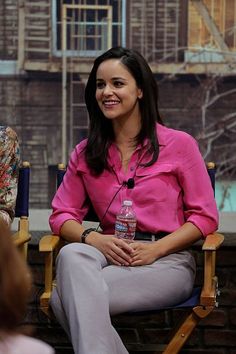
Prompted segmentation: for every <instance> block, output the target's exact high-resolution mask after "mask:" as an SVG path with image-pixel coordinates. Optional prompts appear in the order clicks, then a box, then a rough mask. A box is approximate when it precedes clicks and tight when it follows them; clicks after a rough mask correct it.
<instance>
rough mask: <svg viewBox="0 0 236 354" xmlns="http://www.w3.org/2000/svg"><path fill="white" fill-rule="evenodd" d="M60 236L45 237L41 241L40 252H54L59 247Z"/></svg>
mask: <svg viewBox="0 0 236 354" xmlns="http://www.w3.org/2000/svg"><path fill="white" fill-rule="evenodd" d="M60 239H61V238H60V236H57V235H45V236H43V237H42V238H41V240H40V241H39V252H53V251H54V250H56V248H57V247H58V246H59V243H60Z"/></svg>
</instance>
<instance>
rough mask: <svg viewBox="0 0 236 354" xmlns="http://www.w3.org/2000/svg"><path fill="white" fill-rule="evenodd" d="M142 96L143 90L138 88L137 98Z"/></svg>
mask: <svg viewBox="0 0 236 354" xmlns="http://www.w3.org/2000/svg"><path fill="white" fill-rule="evenodd" d="M141 98H143V91H142V90H141V89H138V99H141Z"/></svg>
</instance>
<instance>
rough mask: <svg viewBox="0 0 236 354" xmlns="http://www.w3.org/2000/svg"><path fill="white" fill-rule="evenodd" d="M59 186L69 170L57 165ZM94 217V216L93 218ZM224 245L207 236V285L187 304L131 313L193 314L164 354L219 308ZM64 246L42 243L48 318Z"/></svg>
mask: <svg viewBox="0 0 236 354" xmlns="http://www.w3.org/2000/svg"><path fill="white" fill-rule="evenodd" d="M58 166H59V168H58V173H57V186H59V185H60V183H61V181H62V179H63V176H64V174H65V172H66V168H65V166H64V165H63V164H60V165H58ZM207 170H208V173H209V177H210V179H211V184H212V187H213V189H215V164H214V163H213V162H210V163H208V164H207ZM91 215H92V216H91ZM86 221H96V222H97V221H98V219H97V217H96V216H94V212H93V211H92V212H91V211H90V213H89V215H87V217H86ZM223 241H224V236H223V235H221V234H219V233H213V234H210V235H208V236H207V238H206V239H205V240H204V242H203V245H202V251H203V253H204V281H203V284H202V286H201V287H196V288H194V289H193V292H192V294H191V296H190V297H189V298H188V299H186V300H185V301H184V302H182V303H180V304H177V305H175V306H173V307H170V308H164V309H161V310H159V309H158V310H151V311H145V312H132V313H128V314H126V315H128V316H137V317H138V316H143V315H145V316H146V315H150V314H154V313H156V312H160V311H163V310H169V309H180V308H181V309H189V310H190V313H189V311H188V313H187V314H186V317H185V318H184V320H183V322H182V324H181V325H180V327H178V328H177V330H176V332H175V334H174V335H173V337H172V338H171V340H170V341H169V343H168V344H166V345H164V346H161V347H162V352H163V354H177V353H179V352H180V350H181V348H182V347H183V345H184V344H185V342H186V341H187V339H188V338H189V336H190V335H191V333H192V331H193V330H194V328H195V327H196V326H197V324H198V323H199V322H200V321H201V320H202V319H204V318H205V317H207V316H208V315H209V314H210V313H211V312H212V311H213V310H214V308H215V307H217V306H218V302H217V296H218V295H219V290H218V280H217V276H216V273H215V269H216V251H217V249H218V248H219V247H220V245H221V244H222V243H223ZM62 245H63V240H62V238H61V237H59V236H57V235H47V236H44V237H43V238H42V239H41V240H40V243H39V250H40V252H44V254H45V289H44V292H43V294H42V295H41V297H40V308H41V310H42V311H43V312H44V313H45V314H46V315H47V316H48V317H49V318H53V314H52V313H51V311H50V307H49V299H50V296H51V293H52V289H53V286H54V285H55V283H54V282H53V279H54V274H53V272H54V267H53V264H54V263H53V262H54V258H55V255H56V254H57V252H58V250H59V249H60V247H61V246H62Z"/></svg>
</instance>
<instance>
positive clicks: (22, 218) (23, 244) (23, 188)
mask: <svg viewBox="0 0 236 354" xmlns="http://www.w3.org/2000/svg"><path fill="white" fill-rule="evenodd" d="M29 183H30V164H29V162H28V161H24V162H22V165H21V167H20V169H19V177H18V189H17V198H16V206H15V218H16V219H18V231H17V232H15V233H14V234H13V239H14V243H15V245H16V246H17V247H18V249H19V251H20V253H21V254H22V257H23V258H25V259H26V258H27V248H28V241H29V240H30V239H31V236H30V234H29Z"/></svg>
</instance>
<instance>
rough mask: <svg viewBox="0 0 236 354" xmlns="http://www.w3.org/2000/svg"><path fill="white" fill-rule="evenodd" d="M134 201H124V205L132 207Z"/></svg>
mask: <svg viewBox="0 0 236 354" xmlns="http://www.w3.org/2000/svg"><path fill="white" fill-rule="evenodd" d="M132 204H133V203H132V200H124V201H123V205H126V206H132Z"/></svg>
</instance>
